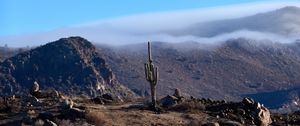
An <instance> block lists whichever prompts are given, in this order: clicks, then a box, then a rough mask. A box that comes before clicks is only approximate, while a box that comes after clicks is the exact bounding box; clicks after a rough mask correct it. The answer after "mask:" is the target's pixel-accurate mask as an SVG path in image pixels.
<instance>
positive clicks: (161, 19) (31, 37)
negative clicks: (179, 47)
mask: <svg viewBox="0 0 300 126" xmlns="http://www.w3.org/2000/svg"><path fill="white" fill-rule="evenodd" d="M285 5H295V6H285ZM297 6H298V4H295V3H294V4H282V3H281V4H270V5H268V4H255V5H244V6H234V7H223V8H222V7H220V8H211V9H200V10H190V11H179V12H165V13H154V14H144V15H137V16H126V17H120V18H116V19H108V20H102V21H96V22H94V23H88V24H84V25H76V26H71V27H66V28H61V29H56V30H53V31H48V32H41V33H33V34H27V35H16V36H6V37H5V36H2V37H0V40H1V41H0V42H1V43H2V44H3V45H4V44H5V43H7V44H9V45H10V46H23V47H24V46H27V45H30V46H31V45H34V46H38V45H41V44H45V43H46V42H49V41H54V40H57V39H58V38H62V37H68V36H82V37H84V38H87V39H88V40H90V41H92V42H94V43H100V44H109V45H126V44H133V43H141V42H145V41H146V40H152V41H164V42H186V41H194V42H200V43H216V42H220V41H224V40H228V39H231V38H239V37H246V38H250V39H256V40H265V39H268V40H272V41H278V42H285V43H286V42H293V41H295V40H296V39H298V37H297V35H299V30H298V28H299V20H300V19H299V18H298V15H299V8H298V7H297Z"/></svg>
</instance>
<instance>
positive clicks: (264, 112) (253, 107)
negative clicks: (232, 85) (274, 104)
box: [242, 98, 272, 126]
mask: <svg viewBox="0 0 300 126" xmlns="http://www.w3.org/2000/svg"><path fill="white" fill-rule="evenodd" d="M242 103H243V104H244V105H245V106H246V108H247V110H246V111H249V112H250V113H249V114H250V115H251V116H252V117H254V122H255V124H258V125H260V126H268V125H270V124H271V123H272V119H271V113H270V111H269V110H268V109H267V108H266V107H264V106H263V105H262V104H260V103H259V102H255V101H254V100H253V99H250V98H244V99H243V101H242Z"/></svg>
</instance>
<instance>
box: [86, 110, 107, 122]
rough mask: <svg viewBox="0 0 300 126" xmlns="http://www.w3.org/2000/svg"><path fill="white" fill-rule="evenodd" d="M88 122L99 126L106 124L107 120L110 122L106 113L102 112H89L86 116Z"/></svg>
mask: <svg viewBox="0 0 300 126" xmlns="http://www.w3.org/2000/svg"><path fill="white" fill-rule="evenodd" d="M85 118H86V120H87V121H88V122H89V123H92V124H95V125H97V126H103V125H105V124H106V122H107V120H109V119H108V118H107V115H106V114H105V113H104V112H101V111H95V110H94V111H91V110H90V111H89V112H88V113H87V114H86V115H85Z"/></svg>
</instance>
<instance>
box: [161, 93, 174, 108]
mask: <svg viewBox="0 0 300 126" xmlns="http://www.w3.org/2000/svg"><path fill="white" fill-rule="evenodd" d="M177 101H178V98H176V97H175V96H170V95H168V96H166V97H164V98H162V99H161V100H160V102H159V103H160V104H161V106H162V107H165V108H169V107H172V106H174V105H176V104H177Z"/></svg>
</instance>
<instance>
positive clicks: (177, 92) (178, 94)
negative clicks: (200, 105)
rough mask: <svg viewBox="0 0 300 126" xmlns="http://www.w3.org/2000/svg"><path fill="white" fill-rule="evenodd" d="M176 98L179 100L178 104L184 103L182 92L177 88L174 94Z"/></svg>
mask: <svg viewBox="0 0 300 126" xmlns="http://www.w3.org/2000/svg"><path fill="white" fill-rule="evenodd" d="M173 96H174V97H176V98H177V99H178V102H180V101H182V100H183V98H184V97H183V96H182V95H181V91H180V90H179V89H178V88H176V89H175V91H174V94H173Z"/></svg>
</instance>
